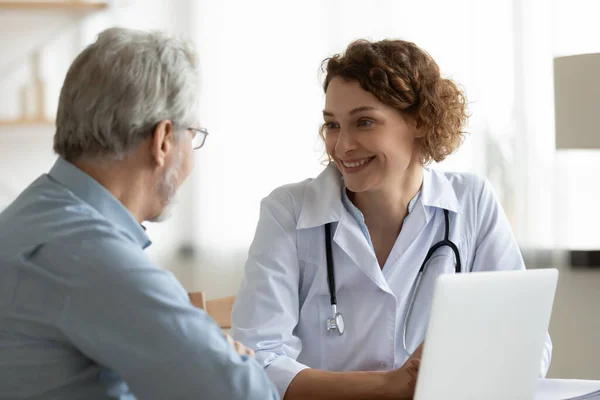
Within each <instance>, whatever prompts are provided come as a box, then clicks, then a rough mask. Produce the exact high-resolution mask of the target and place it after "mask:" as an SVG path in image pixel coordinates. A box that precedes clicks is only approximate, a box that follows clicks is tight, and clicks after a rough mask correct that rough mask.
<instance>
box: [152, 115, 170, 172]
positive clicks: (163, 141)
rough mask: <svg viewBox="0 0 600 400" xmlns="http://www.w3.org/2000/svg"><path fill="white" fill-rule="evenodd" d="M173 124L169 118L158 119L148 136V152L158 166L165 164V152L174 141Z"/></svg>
mask: <svg viewBox="0 0 600 400" xmlns="http://www.w3.org/2000/svg"><path fill="white" fill-rule="evenodd" d="M174 136H175V131H174V126H173V122H171V121H170V120H168V119H167V120H163V121H160V122H159V123H158V124H157V125H156V126H155V127H154V131H153V132H152V136H151V137H150V152H151V154H152V158H153V159H154V161H156V164H158V166H160V167H162V166H164V165H165V161H166V158H167V154H168V153H169V151H170V150H171V147H172V146H173V145H174V144H175V143H174V140H173V139H174Z"/></svg>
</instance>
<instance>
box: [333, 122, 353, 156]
mask: <svg viewBox="0 0 600 400" xmlns="http://www.w3.org/2000/svg"><path fill="white" fill-rule="evenodd" d="M356 147H357V146H356V141H355V140H354V137H353V135H352V133H351V132H348V130H347V129H343V128H342V129H340V131H339V133H338V136H337V141H336V143H335V152H336V153H337V154H346V153H348V152H350V151H352V150H355V149H356Z"/></svg>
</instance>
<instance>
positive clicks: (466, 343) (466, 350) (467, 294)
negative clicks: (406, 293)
mask: <svg viewBox="0 0 600 400" xmlns="http://www.w3.org/2000/svg"><path fill="white" fill-rule="evenodd" d="M557 281H558V270H556V269H536V270H527V271H494V272H477V273H470V274H445V275H441V276H440V277H439V278H438V279H437V281H436V286H435V291H434V295H433V303H432V309H431V314H430V318H429V325H428V328H427V332H426V335H425V345H424V349H423V355H422V358H421V367H420V371H419V377H418V379H417V387H416V392H415V400H439V399H444V400H466V399H477V400H481V399H486V400H506V399H511V400H519V399H523V400H531V399H533V398H534V396H535V390H536V384H537V378H538V375H539V371H540V366H541V361H542V354H543V348H544V341H545V338H546V332H547V330H548V325H549V322H550V314H551V312H552V304H553V302H554V293H555V291H556V284H557Z"/></svg>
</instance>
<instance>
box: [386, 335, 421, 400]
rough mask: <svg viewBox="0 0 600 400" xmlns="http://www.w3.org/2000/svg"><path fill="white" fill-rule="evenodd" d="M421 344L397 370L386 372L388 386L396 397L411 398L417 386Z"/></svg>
mask: <svg viewBox="0 0 600 400" xmlns="http://www.w3.org/2000/svg"><path fill="white" fill-rule="evenodd" d="M422 353H423V344H422V343H421V345H420V346H419V347H417V350H415V352H414V353H413V354H412V355H411V356H410V357H409V358H408V360H406V362H405V363H404V365H403V366H402V367H400V368H399V369H397V370H394V371H390V372H388V388H389V390H390V393H393V396H394V397H396V398H398V399H412V398H413V396H414V394H415V388H416V386H417V376H418V374H419V366H420V364H421V354H422Z"/></svg>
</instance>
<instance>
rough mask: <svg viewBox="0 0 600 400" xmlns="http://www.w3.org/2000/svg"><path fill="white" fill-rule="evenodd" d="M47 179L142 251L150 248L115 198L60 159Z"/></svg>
mask: <svg viewBox="0 0 600 400" xmlns="http://www.w3.org/2000/svg"><path fill="white" fill-rule="evenodd" d="M48 175H50V177H51V178H52V179H54V180H56V181H58V182H59V183H60V184H61V185H63V186H64V187H66V188H67V189H69V190H70V191H71V192H72V193H73V194H74V195H75V196H77V197H79V198H80V199H81V200H83V201H84V202H86V203H87V204H89V205H90V206H92V207H93V208H94V209H96V210H97V211H98V212H99V213H100V214H102V215H103V216H104V217H105V218H106V219H107V220H109V221H110V222H111V223H113V224H114V225H116V226H118V227H119V228H120V229H121V230H122V231H123V232H124V233H125V234H126V235H127V236H129V237H130V238H131V239H132V240H133V241H134V242H135V243H137V244H138V245H139V246H140V247H142V248H143V249H145V248H146V247H148V246H150V244H151V243H152V242H151V241H150V239H149V238H148V235H146V232H145V228H144V227H143V226H142V225H140V224H139V223H138V222H137V221H136V220H135V218H134V217H133V215H131V213H130V212H129V210H127V208H125V206H124V205H123V204H122V203H121V202H120V201H119V200H117V198H115V197H114V196H113V195H112V194H111V193H110V192H109V191H108V190H106V188H104V186H102V185H100V184H99V183H98V182H97V181H96V180H94V179H93V178H92V177H91V176H89V175H88V174H86V173H85V172H83V171H82V170H80V169H79V168H77V167H76V166H75V165H73V164H71V163H70V162H68V161H66V160H65V159H63V158H61V157H59V158H58V159H57V160H56V163H54V166H53V167H52V169H51V170H50V172H49V173H48Z"/></svg>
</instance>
